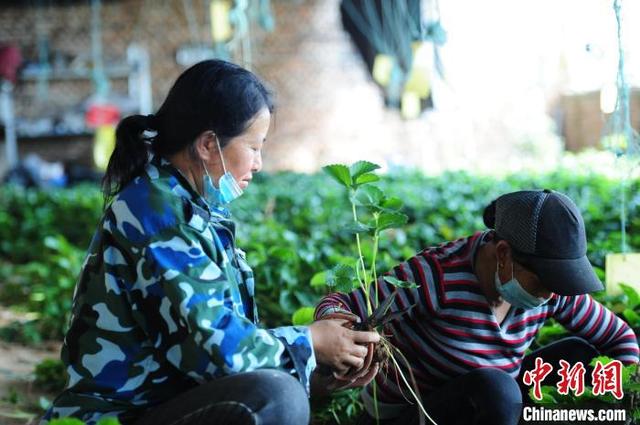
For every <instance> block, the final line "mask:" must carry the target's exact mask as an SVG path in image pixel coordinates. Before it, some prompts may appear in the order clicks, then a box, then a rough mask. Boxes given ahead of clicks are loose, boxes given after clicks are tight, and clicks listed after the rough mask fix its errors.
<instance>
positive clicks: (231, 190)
mask: <svg viewBox="0 0 640 425" xmlns="http://www.w3.org/2000/svg"><path fill="white" fill-rule="evenodd" d="M214 137H215V138H216V143H217V144H218V152H220V160H221V161H222V169H223V171H224V174H223V175H222V177H220V180H218V188H216V187H215V186H214V184H213V180H212V179H211V176H210V175H209V172H208V171H207V167H206V166H205V164H204V163H203V164H202V166H203V167H204V173H205V175H204V177H203V182H202V187H203V188H204V194H203V198H204V200H205V201H207V203H208V204H210V205H216V204H228V203H230V202H231V201H233V200H234V199H236V198H238V197H240V195H242V189H241V188H240V186H239V185H238V182H237V181H236V179H235V177H233V175H232V174H231V173H230V172H228V171H227V167H226V166H225V163H224V156H222V149H220V142H218V137H217V136H214Z"/></svg>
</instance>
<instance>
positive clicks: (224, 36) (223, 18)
mask: <svg viewBox="0 0 640 425" xmlns="http://www.w3.org/2000/svg"><path fill="white" fill-rule="evenodd" d="M209 10H210V12H211V37H212V38H213V41H214V43H223V42H225V41H228V40H229V39H230V38H231V36H232V35H233V28H231V22H230V21H229V12H230V11H231V2H230V1H229V0H211V3H209Z"/></svg>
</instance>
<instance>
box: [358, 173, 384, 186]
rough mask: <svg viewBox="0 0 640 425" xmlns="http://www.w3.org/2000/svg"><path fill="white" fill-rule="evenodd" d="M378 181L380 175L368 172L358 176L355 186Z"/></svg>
mask: <svg viewBox="0 0 640 425" xmlns="http://www.w3.org/2000/svg"><path fill="white" fill-rule="evenodd" d="M377 181H380V177H378V176H377V175H375V174H372V173H367V174H363V175H361V176H360V177H358V178H357V179H355V182H356V183H355V186H361V185H363V184H369V183H375V182H377Z"/></svg>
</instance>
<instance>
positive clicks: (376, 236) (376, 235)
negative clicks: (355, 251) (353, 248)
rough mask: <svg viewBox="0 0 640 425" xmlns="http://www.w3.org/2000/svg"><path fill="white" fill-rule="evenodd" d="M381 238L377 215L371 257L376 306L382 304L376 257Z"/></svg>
mask: <svg viewBox="0 0 640 425" xmlns="http://www.w3.org/2000/svg"><path fill="white" fill-rule="evenodd" d="M379 240H380V234H379V233H378V216H377V215H376V231H375V233H374V234H373V256H372V258H371V271H372V272H373V284H374V285H375V291H376V298H375V300H374V304H375V306H376V307H378V305H380V299H379V298H378V273H377V272H376V258H377V257H378V241H379Z"/></svg>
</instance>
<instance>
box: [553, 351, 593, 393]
mask: <svg viewBox="0 0 640 425" xmlns="http://www.w3.org/2000/svg"><path fill="white" fill-rule="evenodd" d="M585 371H586V369H585V367H584V365H583V364H582V363H581V362H578V363H576V364H575V365H573V367H570V365H569V362H566V361H564V360H560V370H559V371H558V375H560V381H559V382H558V383H557V384H556V388H557V389H558V393H559V394H562V395H567V394H569V390H573V392H574V393H575V395H576V396H580V395H582V393H584V374H585Z"/></svg>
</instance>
